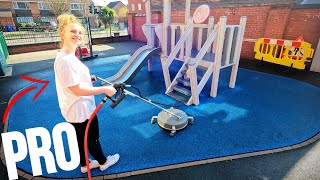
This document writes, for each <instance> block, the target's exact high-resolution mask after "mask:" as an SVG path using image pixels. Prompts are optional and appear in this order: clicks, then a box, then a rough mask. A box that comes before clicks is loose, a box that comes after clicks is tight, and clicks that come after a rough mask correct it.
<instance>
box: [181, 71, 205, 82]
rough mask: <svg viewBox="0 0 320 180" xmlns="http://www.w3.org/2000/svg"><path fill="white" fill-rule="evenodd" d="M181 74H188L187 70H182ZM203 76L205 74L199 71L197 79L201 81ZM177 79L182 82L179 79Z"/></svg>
mask: <svg viewBox="0 0 320 180" xmlns="http://www.w3.org/2000/svg"><path fill="white" fill-rule="evenodd" d="M181 74H182V75H187V70H183V71H181ZM202 77H203V74H199V73H197V80H198V81H201V79H202ZM177 81H178V82H180V81H179V80H178V79H177ZM189 82H190V80H189Z"/></svg>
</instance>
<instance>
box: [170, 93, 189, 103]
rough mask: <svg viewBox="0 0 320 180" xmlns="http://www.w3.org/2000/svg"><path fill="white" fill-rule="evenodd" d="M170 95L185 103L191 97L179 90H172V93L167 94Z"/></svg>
mask: <svg viewBox="0 0 320 180" xmlns="http://www.w3.org/2000/svg"><path fill="white" fill-rule="evenodd" d="M167 95H168V96H170V97H172V98H173V99H175V100H177V101H179V102H182V103H183V104H187V103H188V101H189V99H190V97H187V96H185V95H183V94H181V93H179V92H177V91H172V92H170V93H168V94H167Z"/></svg>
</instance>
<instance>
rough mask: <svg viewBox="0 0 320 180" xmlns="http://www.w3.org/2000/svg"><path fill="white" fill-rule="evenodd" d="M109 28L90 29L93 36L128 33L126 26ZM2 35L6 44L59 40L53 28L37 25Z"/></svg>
mask: <svg viewBox="0 0 320 180" xmlns="http://www.w3.org/2000/svg"><path fill="white" fill-rule="evenodd" d="M111 30H112V31H111V34H110V31H109V29H104V28H96V29H91V34H92V37H93V38H96V37H111V36H115V35H120V36H121V35H128V30H127V28H124V29H120V28H118V27H111ZM3 35H4V38H5V40H6V42H7V45H8V46H12V45H21V44H34V43H43V42H57V41H60V38H59V34H58V32H57V31H56V30H55V29H43V28H39V27H25V28H19V29H18V30H17V31H13V32H3ZM85 37H87V35H85ZM85 42H88V40H87V39H85Z"/></svg>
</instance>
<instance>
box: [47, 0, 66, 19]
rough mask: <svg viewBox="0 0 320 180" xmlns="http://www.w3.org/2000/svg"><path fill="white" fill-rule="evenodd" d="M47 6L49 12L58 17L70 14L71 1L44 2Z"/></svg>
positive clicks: (51, 0)
mask: <svg viewBox="0 0 320 180" xmlns="http://www.w3.org/2000/svg"><path fill="white" fill-rule="evenodd" d="M44 2H45V3H47V4H48V6H49V8H50V11H51V12H52V13H53V14H54V15H55V17H58V16H59V15H61V14H63V13H66V12H69V13H70V12H71V6H70V5H71V0H44Z"/></svg>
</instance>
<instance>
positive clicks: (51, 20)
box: [41, 16, 56, 23]
mask: <svg viewBox="0 0 320 180" xmlns="http://www.w3.org/2000/svg"><path fill="white" fill-rule="evenodd" d="M41 22H55V23H56V18H55V17H44V16H42V17H41Z"/></svg>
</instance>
